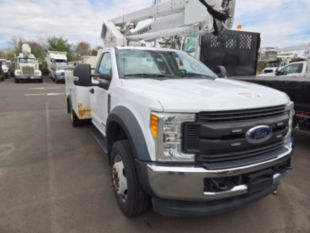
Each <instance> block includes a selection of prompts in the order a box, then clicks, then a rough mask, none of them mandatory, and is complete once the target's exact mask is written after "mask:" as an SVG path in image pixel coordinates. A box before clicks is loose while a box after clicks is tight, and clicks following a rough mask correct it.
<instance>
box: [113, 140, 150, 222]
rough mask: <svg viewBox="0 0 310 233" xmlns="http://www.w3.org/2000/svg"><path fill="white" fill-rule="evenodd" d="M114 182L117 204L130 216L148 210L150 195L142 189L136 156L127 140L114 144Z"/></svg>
mask: <svg viewBox="0 0 310 233" xmlns="http://www.w3.org/2000/svg"><path fill="white" fill-rule="evenodd" d="M111 161H112V183H113V187H114V193H115V197H116V201H117V204H118V206H119V208H120V209H121V210H122V212H123V213H124V214H125V215H126V216H128V217H134V216H138V215H140V214H142V213H143V212H144V211H146V209H147V207H148V203H149V198H148V196H147V195H146V194H145V193H144V191H143V190H142V188H141V186H140V184H139V181H138V176H137V172H136V169H135V163H134V158H133V156H132V152H131V148H130V145H129V142H128V141H127V140H122V141H117V142H115V143H114V144H113V147H112V152H111Z"/></svg>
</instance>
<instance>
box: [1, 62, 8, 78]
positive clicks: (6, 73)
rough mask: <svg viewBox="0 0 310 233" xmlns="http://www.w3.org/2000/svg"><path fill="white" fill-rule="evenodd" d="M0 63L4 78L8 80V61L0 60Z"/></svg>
mask: <svg viewBox="0 0 310 233" xmlns="http://www.w3.org/2000/svg"><path fill="white" fill-rule="evenodd" d="M0 61H1V64H2V65H1V68H2V71H3V74H4V77H5V78H9V77H10V64H9V61H8V60H6V59H0Z"/></svg>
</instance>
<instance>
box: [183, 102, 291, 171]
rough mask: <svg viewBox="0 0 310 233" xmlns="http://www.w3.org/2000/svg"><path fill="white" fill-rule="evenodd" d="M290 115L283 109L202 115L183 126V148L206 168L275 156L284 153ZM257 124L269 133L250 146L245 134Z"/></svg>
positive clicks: (238, 164)
mask: <svg viewBox="0 0 310 233" xmlns="http://www.w3.org/2000/svg"><path fill="white" fill-rule="evenodd" d="M288 121H289V116H288V114H287V112H286V110H285V106H276V107H268V108H260V109H248V110H239V111H220V112H201V113H198V114H197V115H196V121H195V122H187V123H184V124H183V131H182V133H183V134H182V135H183V137H182V149H183V152H184V153H191V154H195V155H196V162H197V164H198V165H200V166H204V167H208V169H221V168H229V167H236V166H242V165H245V164H249V163H254V162H257V161H262V160H266V159H271V158H274V157H276V156H277V155H278V154H279V153H281V151H282V150H285V147H284V144H283V139H284V137H285V136H286V134H287V132H288ZM258 125H268V126H269V127H270V128H271V129H272V133H271V135H270V137H269V138H268V139H266V141H263V142H261V143H253V142H251V141H250V140H248V139H247V137H246V134H247V132H248V131H249V130H250V129H253V128H254V127H256V126H258Z"/></svg>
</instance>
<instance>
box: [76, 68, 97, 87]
mask: <svg viewBox="0 0 310 233" xmlns="http://www.w3.org/2000/svg"><path fill="white" fill-rule="evenodd" d="M73 75H74V76H76V77H78V80H75V81H74V84H75V85H77V86H83V87H89V86H91V85H92V83H91V67H90V65H89V64H79V65H77V66H76V67H75V68H74V71H73Z"/></svg>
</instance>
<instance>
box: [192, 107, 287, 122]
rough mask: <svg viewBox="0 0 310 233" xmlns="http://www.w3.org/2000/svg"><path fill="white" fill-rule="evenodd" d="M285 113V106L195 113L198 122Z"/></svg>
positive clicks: (237, 119)
mask: <svg viewBox="0 0 310 233" xmlns="http://www.w3.org/2000/svg"><path fill="white" fill-rule="evenodd" d="M283 114H285V106H276V107H269V108H259V109H248V110H239V111H220V112H201V113H199V114H198V115H197V120H198V121H200V122H218V121H240V120H249V119H256V118H264V117H274V116H279V115H283Z"/></svg>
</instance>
